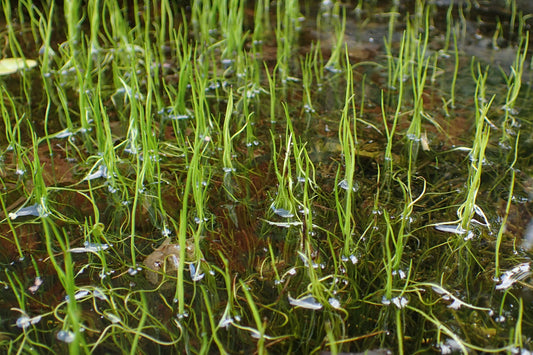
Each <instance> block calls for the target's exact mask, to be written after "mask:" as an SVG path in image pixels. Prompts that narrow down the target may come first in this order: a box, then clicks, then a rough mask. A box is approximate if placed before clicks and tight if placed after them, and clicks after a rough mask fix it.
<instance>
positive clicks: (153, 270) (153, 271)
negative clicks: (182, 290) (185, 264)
mask: <svg viewBox="0 0 533 355" xmlns="http://www.w3.org/2000/svg"><path fill="white" fill-rule="evenodd" d="M185 249H186V250H185V254H186V257H187V258H188V259H193V258H194V243H193V242H192V241H190V240H187V241H186V248H185ZM179 255H180V246H179V244H171V243H170V238H167V239H165V241H164V242H163V243H162V244H161V245H160V246H159V247H158V248H157V249H155V250H154V251H153V252H152V253H151V254H150V255H148V256H147V257H146V259H144V262H143V264H144V266H146V269H145V275H146V279H147V280H148V281H149V282H150V283H152V284H158V283H159V282H160V281H161V279H162V276H161V274H162V273H163V272H164V273H166V274H171V273H173V272H176V271H177V270H178V267H179V262H180V260H179ZM202 277H203V274H202Z"/></svg>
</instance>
